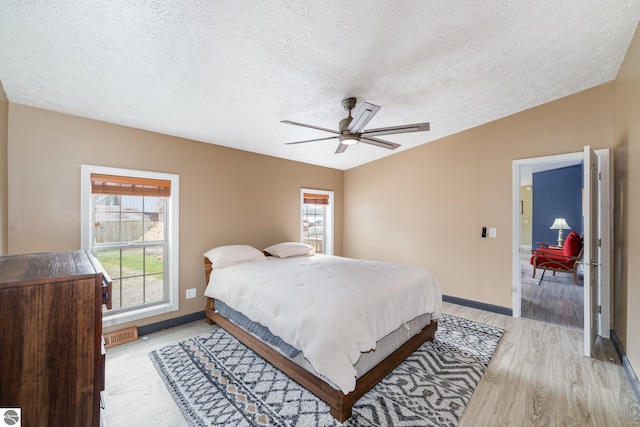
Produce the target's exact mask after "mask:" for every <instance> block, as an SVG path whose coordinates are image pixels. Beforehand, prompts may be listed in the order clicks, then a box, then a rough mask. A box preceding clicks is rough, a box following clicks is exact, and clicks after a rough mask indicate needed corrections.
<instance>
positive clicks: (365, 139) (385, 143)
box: [360, 135, 400, 150]
mask: <svg viewBox="0 0 640 427" xmlns="http://www.w3.org/2000/svg"><path fill="white" fill-rule="evenodd" d="M360 142H364V143H365V144H371V145H375V146H376V147H382V148H388V149H389V150H395V149H396V148H398V147H400V144H396V143H395V142H390V141H385V140H384V139H378V138H373V137H370V136H364V135H363V136H361V137H360Z"/></svg>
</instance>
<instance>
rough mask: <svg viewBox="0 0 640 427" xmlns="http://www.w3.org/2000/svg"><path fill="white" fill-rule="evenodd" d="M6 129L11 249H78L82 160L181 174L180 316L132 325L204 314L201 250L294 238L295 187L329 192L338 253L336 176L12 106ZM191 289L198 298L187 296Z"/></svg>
mask: <svg viewBox="0 0 640 427" xmlns="http://www.w3.org/2000/svg"><path fill="white" fill-rule="evenodd" d="M9 127H10V133H9V197H8V200H9V202H8V216H9V234H8V243H9V253H14V254H15V253H28V252H42V251H56V250H69V249H76V248H79V247H80V165H81V164H90V165H100V166H111V167H119V168H128V169H139V170H148V171H157V172H166V173H175V174H178V175H180V311H179V312H177V313H169V314H167V315H166V316H156V317H153V318H149V319H145V320H144V321H138V322H135V324H136V325H138V326H142V325H145V324H149V323H153V322H158V321H161V320H165V319H167V318H172V317H176V316H180V315H185V314H190V313H194V312H196V311H201V310H203V309H204V305H205V300H204V297H203V296H202V292H203V291H204V270H203V261H202V253H203V252H204V251H206V250H207V249H210V248H212V247H214V246H218V245H224V244H234V243H246V244H251V245H254V246H256V247H258V248H263V247H266V246H268V245H270V244H273V243H276V242H279V241H284V240H297V239H298V238H299V212H300V208H299V200H300V199H299V198H300V188H301V187H307V188H318V189H324V190H333V191H334V192H335V212H336V221H335V224H336V226H335V253H336V254H337V255H341V254H342V251H343V250H342V240H343V238H342V224H343V219H342V211H343V176H344V173H343V172H342V171H339V170H335V169H328V168H322V167H316V166H311V165H307V164H303V163H298V162H292V161H287V160H282V159H276V158H274V157H268V156H262V155H258V154H252V153H248V152H245V151H239V150H234V149H229V148H224V147H220V146H215V145H211V144H205V143H200V142H194V141H190V140H185V139H180V138H176V137H171V136H166V135H160V134H156V133H151V132H146V131H141V130H136V129H131V128H127V127H123V126H118V125H113V124H108V123H104V122H98V121H94V120H89V119H83V118H79V117H74V116H69V115H65V114H59V113H54V112H51V111H46V110H41V109H36V108H31V107H26V106H23V105H18V104H10V110H9ZM192 287H196V288H197V289H198V298H196V299H193V300H192V299H190V300H185V299H184V294H185V290H186V289H187V288H192ZM125 326H126V325H125ZM120 327H122V326H119V327H117V328H115V329H119V328H120ZM111 329H114V328H111Z"/></svg>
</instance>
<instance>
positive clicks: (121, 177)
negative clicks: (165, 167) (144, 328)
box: [82, 165, 178, 326]
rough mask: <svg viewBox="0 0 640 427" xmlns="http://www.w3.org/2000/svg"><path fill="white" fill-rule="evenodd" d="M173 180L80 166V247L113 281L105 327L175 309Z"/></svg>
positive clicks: (175, 188)
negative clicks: (110, 308)
mask: <svg viewBox="0 0 640 427" xmlns="http://www.w3.org/2000/svg"><path fill="white" fill-rule="evenodd" d="M177 224H178V176H177V175H171V174H160V173H153V172H143V171H133V170H126V169H114V168H103V167H98V166H87V165H83V166H82V247H83V248H84V249H88V250H90V251H91V253H92V254H93V255H94V256H96V258H98V260H99V261H100V263H101V264H102V265H103V266H104V268H105V270H106V271H107V273H108V274H109V276H111V280H112V281H113V293H112V303H113V307H112V310H109V311H105V313H104V316H103V325H104V326H111V325H116V324H119V323H123V322H128V321H131V320H136V319H140V318H143V317H149V316H154V315H157V314H162V313H166V312H169V311H173V310H177V309H178V280H177V278H178V250H177V249H178V248H177V242H178V233H177V232H178V227H177Z"/></svg>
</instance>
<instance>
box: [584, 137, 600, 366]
mask: <svg viewBox="0 0 640 427" xmlns="http://www.w3.org/2000/svg"><path fill="white" fill-rule="evenodd" d="M583 171H584V194H583V203H582V210H583V216H584V256H583V267H584V355H585V356H587V357H591V354H592V353H593V347H594V344H595V342H596V333H597V330H598V329H597V325H596V321H597V318H598V316H597V302H598V295H597V291H598V271H597V270H596V269H597V268H598V205H597V201H598V158H597V156H596V154H595V153H594V152H593V151H592V150H591V147H590V146H588V145H587V146H586V147H584V167H583Z"/></svg>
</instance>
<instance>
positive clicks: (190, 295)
mask: <svg viewBox="0 0 640 427" xmlns="http://www.w3.org/2000/svg"><path fill="white" fill-rule="evenodd" d="M195 297H196V288H191V289H187V299H191V298H195Z"/></svg>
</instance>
